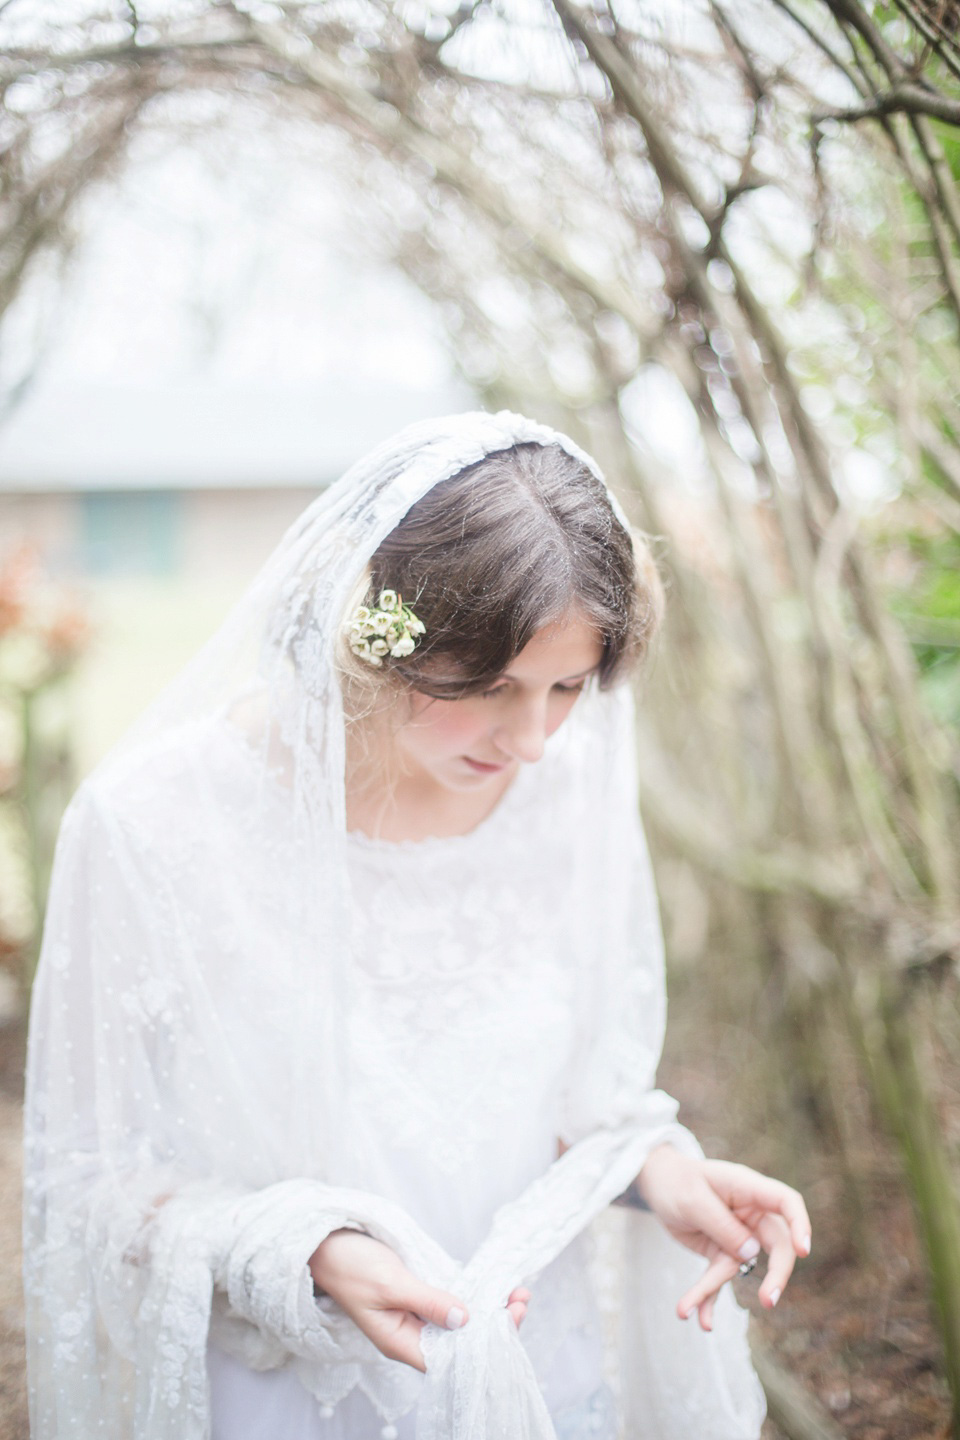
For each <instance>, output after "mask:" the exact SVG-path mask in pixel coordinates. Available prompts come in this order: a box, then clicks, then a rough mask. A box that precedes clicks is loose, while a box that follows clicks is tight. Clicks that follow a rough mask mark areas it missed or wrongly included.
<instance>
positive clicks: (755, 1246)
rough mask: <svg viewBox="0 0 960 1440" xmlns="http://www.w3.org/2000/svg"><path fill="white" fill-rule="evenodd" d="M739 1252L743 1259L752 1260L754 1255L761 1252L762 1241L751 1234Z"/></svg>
mask: <svg viewBox="0 0 960 1440" xmlns="http://www.w3.org/2000/svg"><path fill="white" fill-rule="evenodd" d="M737 1254H738V1255H739V1256H740V1259H741V1260H752V1259H753V1257H754V1255H759V1254H760V1241H759V1240H757V1239H755V1238H754V1236H752V1235H751V1236H750V1239H749V1240H744V1242H743V1244H742V1245H741V1246H740V1249H739V1250H738V1251H737Z"/></svg>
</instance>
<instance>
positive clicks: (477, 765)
mask: <svg viewBox="0 0 960 1440" xmlns="http://www.w3.org/2000/svg"><path fill="white" fill-rule="evenodd" d="M463 758H464V760H466V762H467V764H468V765H469V766H470V768H471V769H472V770H476V771H477V772H478V773H479V774H481V775H496V774H498V773H499V771H501V770H505V769H506V768H507V766H506V762H505V761H504V762H503V764H500V765H487V764H485V763H484V762H483V761H482V760H471V759H470V756H469V755H464V757H463Z"/></svg>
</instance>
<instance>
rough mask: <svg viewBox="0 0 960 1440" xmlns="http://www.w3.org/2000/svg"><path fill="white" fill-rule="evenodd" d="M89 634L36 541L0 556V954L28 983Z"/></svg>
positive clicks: (66, 784)
mask: <svg viewBox="0 0 960 1440" xmlns="http://www.w3.org/2000/svg"><path fill="white" fill-rule="evenodd" d="M88 639H89V625H88V621H87V618H86V615H85V613H84V610H83V608H82V605H81V603H80V601H79V599H78V597H77V595H76V594H75V593H74V592H73V591H72V590H70V589H69V588H66V587H64V586H62V585H60V584H56V583H54V582H53V581H51V580H50V578H49V577H48V576H47V575H46V574H45V573H44V571H43V568H42V565H41V562H40V557H39V555H38V553H37V552H36V550H35V549H34V548H32V547H30V546H21V547H19V548H17V549H16V550H14V551H13V552H12V553H10V554H8V555H7V556H6V557H4V558H3V560H2V561H0V882H2V884H0V952H2V953H3V954H4V955H5V956H6V957H7V961H8V963H9V964H11V965H13V967H14V968H15V973H16V976H17V979H18V981H20V982H21V983H22V984H23V985H24V986H25V987H29V982H30V978H31V976H32V972H33V966H34V964H35V961H36V953H37V948H38V945H39V938H40V935H39V932H40V924H41V920H42V916H43V910H44V904H45V901H46V893H47V886H48V883H49V878H50V870H51V866H52V863H53V850H54V844H55V840H56V834H57V830H58V828H59V824H60V818H61V815H62V813H63V810H64V807H65V806H66V803H67V800H68V799H69V797H70V793H71V791H72V789H73V786H74V783H75V779H74V775H73V768H72V762H71V753H70V710H69V696H68V692H67V685H68V682H69V678H70V675H71V673H72V671H73V668H74V666H75V664H76V662H77V660H78V659H79V657H80V656H81V654H82V653H83V651H84V648H85V646H86V644H87V642H88Z"/></svg>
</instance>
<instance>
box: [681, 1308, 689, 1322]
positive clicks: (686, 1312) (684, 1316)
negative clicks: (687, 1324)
mask: <svg viewBox="0 0 960 1440" xmlns="http://www.w3.org/2000/svg"><path fill="white" fill-rule="evenodd" d="M680 1319H681V1320H689V1319H690V1311H689V1310H681V1311H680Z"/></svg>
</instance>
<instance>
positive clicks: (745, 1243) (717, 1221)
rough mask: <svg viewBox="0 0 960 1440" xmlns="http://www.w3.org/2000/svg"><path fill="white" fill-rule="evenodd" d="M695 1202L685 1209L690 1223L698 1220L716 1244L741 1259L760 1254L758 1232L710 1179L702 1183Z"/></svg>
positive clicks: (698, 1225) (704, 1232) (699, 1226)
mask: <svg viewBox="0 0 960 1440" xmlns="http://www.w3.org/2000/svg"><path fill="white" fill-rule="evenodd" d="M693 1204H694V1205H695V1211H693V1210H692V1207H691V1206H690V1205H685V1206H684V1212H685V1214H686V1215H687V1216H688V1217H689V1218H688V1223H692V1222H693V1221H695V1223H696V1225H697V1227H698V1228H699V1229H700V1230H701V1231H702V1232H703V1234H704V1235H707V1236H708V1237H709V1238H710V1239H711V1240H712V1241H713V1242H714V1244H715V1245H719V1246H720V1249H721V1250H725V1251H726V1252H727V1254H728V1255H735V1256H736V1258H737V1260H738V1261H741V1260H752V1259H753V1257H754V1255H759V1254H760V1241H759V1240H758V1239H757V1237H756V1235H754V1234H753V1233H752V1232H751V1231H750V1230H749V1229H748V1228H747V1226H746V1225H744V1223H743V1221H742V1220H740V1219H738V1218H737V1216H736V1215H734V1213H733V1211H732V1210H731V1209H730V1207H729V1205H728V1204H727V1203H726V1202H725V1201H724V1200H723V1199H722V1198H721V1197H720V1196H719V1195H718V1194H717V1192H716V1191H715V1190H714V1189H713V1186H712V1185H711V1184H710V1183H709V1181H708V1180H706V1179H705V1181H704V1184H703V1185H702V1188H701V1187H700V1186H698V1188H697V1191H696V1193H695V1195H694V1197H693Z"/></svg>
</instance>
